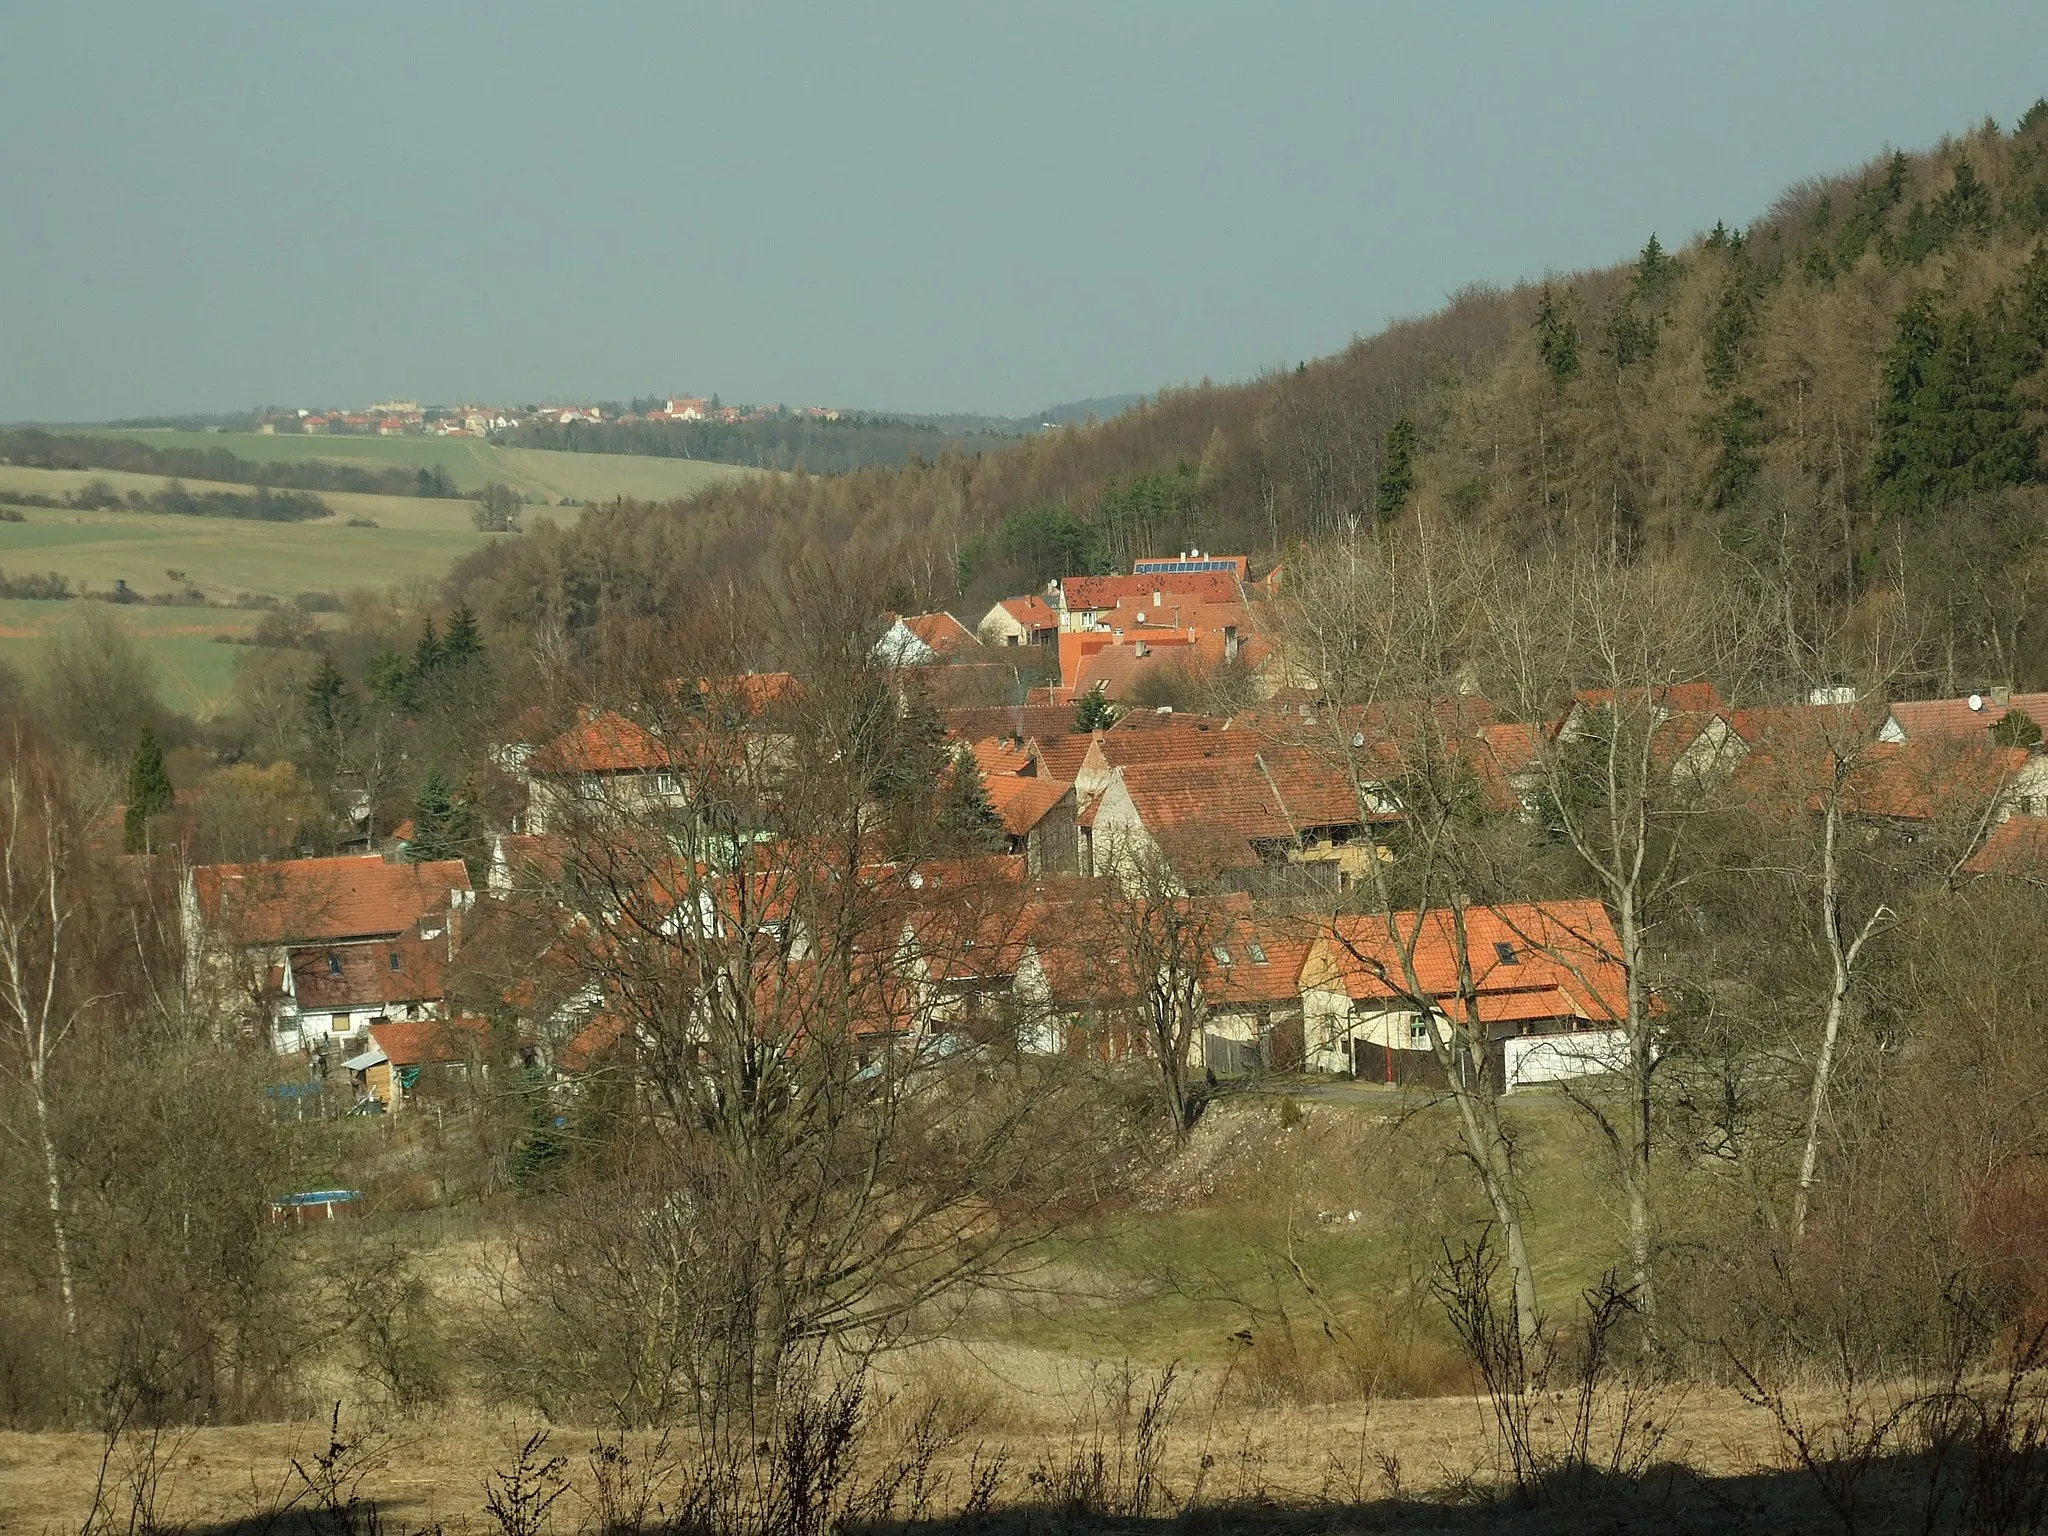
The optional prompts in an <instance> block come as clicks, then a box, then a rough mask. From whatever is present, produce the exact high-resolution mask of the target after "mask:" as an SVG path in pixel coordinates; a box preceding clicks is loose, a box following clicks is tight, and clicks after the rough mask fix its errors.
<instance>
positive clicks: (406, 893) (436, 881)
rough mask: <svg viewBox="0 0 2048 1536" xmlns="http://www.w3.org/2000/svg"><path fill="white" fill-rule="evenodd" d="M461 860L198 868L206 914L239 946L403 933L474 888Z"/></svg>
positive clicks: (366, 859)
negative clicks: (453, 897)
mask: <svg viewBox="0 0 2048 1536" xmlns="http://www.w3.org/2000/svg"><path fill="white" fill-rule="evenodd" d="M469 888H470V885H469V871H468V870H467V869H465V868H464V867H463V864H462V861H461V860H460V859H445V860H435V861H432V862H429V863H425V864H387V863H385V862H384V860H383V859H381V858H378V857H376V856H375V855H368V854H366V855H362V856H358V857H349V858H335V859H280V860H278V861H276V862H274V863H268V864H202V865H199V866H198V867H196V868H195V869H194V870H193V871H192V891H193V895H194V897H195V898H196V900H197V902H198V905H199V916H200V920H201V921H202V922H203V923H204V924H205V925H206V926H207V927H209V928H211V929H212V930H214V932H215V933H216V934H218V935H219V936H220V937H221V938H223V939H225V940H227V941H228V942H230V943H234V944H306V943H316V944H317V943H333V942H338V941H341V940H345V939H366V938H374V937H380V936H396V935H398V934H401V933H405V932H406V931H407V930H409V929H411V928H413V927H414V926H415V925H416V924H417V923H418V922H419V921H420V919H421V918H422V917H425V916H427V915H428V914H430V913H442V912H446V911H447V910H448V906H449V897H450V893H451V892H454V891H467V890H468V889H469Z"/></svg>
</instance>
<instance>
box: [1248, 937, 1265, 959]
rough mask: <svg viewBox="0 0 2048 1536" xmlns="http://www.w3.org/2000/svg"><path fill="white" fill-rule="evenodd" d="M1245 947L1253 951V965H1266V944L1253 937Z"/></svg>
mask: <svg viewBox="0 0 2048 1536" xmlns="http://www.w3.org/2000/svg"><path fill="white" fill-rule="evenodd" d="M1245 948H1247V949H1249V950H1250V951H1251V954H1252V964H1253V965H1264V964H1265V963H1266V946H1265V945H1263V944H1261V943H1260V942H1259V941H1258V940H1257V939H1253V940H1252V941H1251V943H1249V944H1247V945H1246V946H1245Z"/></svg>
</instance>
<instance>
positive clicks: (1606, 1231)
mask: <svg viewBox="0 0 2048 1536" xmlns="http://www.w3.org/2000/svg"><path fill="white" fill-rule="evenodd" d="M1281 1103H1282V1101H1281V1100H1280V1099H1279V1098H1276V1097H1267V1096H1264V1095H1260V1096H1254V1097H1247V1098H1243V1099H1237V1100H1230V1101H1225V1102H1224V1103H1223V1104H1221V1105H1219V1106H1218V1107H1217V1108H1216V1109H1215V1110H1212V1111H1211V1113H1210V1115H1209V1116H1208V1117H1206V1118H1205V1120H1204V1122H1203V1123H1202V1124H1201V1125H1200V1126H1198V1128H1197V1130H1196V1133H1195V1137H1194V1139H1193V1141H1192V1142H1191V1143H1190V1146H1189V1148H1188V1150H1187V1152H1185V1153H1184V1154H1182V1156H1181V1158H1180V1159H1179V1160H1178V1162H1177V1163H1176V1165H1175V1167H1174V1169H1173V1170H1172V1171H1171V1172H1170V1174H1169V1176H1168V1178H1167V1180H1166V1181H1165V1183H1164V1184H1163V1185H1162V1188H1161V1191H1160V1193H1161V1195H1162V1196H1163V1197H1165V1198H1162V1199H1160V1200H1158V1201H1148V1202H1145V1203H1143V1204H1141V1205H1140V1206H1139V1207H1138V1208H1136V1209H1132V1210H1128V1211H1126V1212H1124V1213H1122V1214H1119V1215H1117V1216H1114V1217H1112V1218H1110V1219H1108V1220H1106V1221H1104V1222H1102V1223H1100V1224H1099V1225H1098V1226H1097V1227H1096V1228H1095V1229H1093V1230H1092V1231H1090V1232H1087V1233H1084V1234H1074V1235H1069V1236H1064V1237H1062V1238H1060V1239H1059V1240H1058V1241H1057V1242H1056V1243H1055V1244H1054V1245H1052V1249H1051V1251H1050V1253H1049V1254H1048V1256H1047V1257H1048V1261H1049V1267H1048V1270H1047V1273H1046V1275H1045V1277H1044V1278H1045V1281H1046V1282H1047V1283H1048V1284H1049V1286H1050V1289H1051V1292H1052V1294H1050V1295H1049V1296H1048V1298H1047V1299H1048V1305H1047V1306H1046V1307H1045V1308H1043V1309H1040V1308H1037V1307H1034V1306H1032V1305H1031V1304H1029V1302H1028V1301H1027V1302H1024V1303H1021V1304H1020V1305H1018V1306H1017V1307H1016V1309H1015V1310H1013V1311H1012V1312H1011V1313H1010V1315H1009V1316H1008V1317H1006V1318H1004V1319H1002V1320H1000V1321H996V1320H991V1321H989V1322H988V1323H987V1324H986V1325H984V1327H983V1329H982V1330H980V1331H981V1332H982V1333H983V1336H984V1337H986V1338H988V1339H990V1340H991V1341H992V1342H993V1341H998V1340H1000V1341H1002V1342H1009V1343H1018V1344H1024V1345H1028V1346H1030V1347H1032V1348H1035V1349H1043V1350H1050V1351H1054V1352H1057V1353H1059V1354H1062V1355H1072V1356H1081V1357H1087V1358H1093V1359H1097V1360H1103V1361H1112V1362H1114V1361H1120V1360H1130V1361H1134V1362H1139V1363H1144V1364H1150V1365H1163V1364H1165V1363H1166V1362H1168V1361H1171V1360H1182V1361H1187V1362H1190V1363H1194V1364H1207V1365H1217V1364H1221V1363H1223V1362H1225V1361H1227V1360H1228V1359H1229V1358H1230V1357H1231V1356H1232V1355H1233V1354H1234V1353H1235V1352H1236V1351H1237V1350H1238V1349H1240V1348H1241V1347H1242V1344H1241V1341H1240V1340H1238V1339H1236V1338H1235V1337H1234V1336H1235V1335H1236V1334H1237V1333H1238V1331H1239V1330H1241V1329H1248V1330H1249V1331H1250V1332H1251V1333H1252V1334H1253V1335H1254V1336H1255V1337H1263V1336H1266V1335H1272V1334H1285V1335H1287V1336H1289V1337H1291V1338H1292V1339H1294V1340H1295V1341H1297V1343H1299V1344H1301V1345H1302V1346H1303V1354H1304V1356H1311V1355H1316V1354H1318V1353H1325V1352H1327V1351H1326V1350H1325V1345H1324V1342H1323V1341H1325V1340H1327V1339H1328V1338H1329V1335H1328V1334H1326V1333H1324V1331H1323V1324H1324V1322H1325V1321H1327V1322H1329V1323H1330V1324H1331V1325H1332V1327H1333V1329H1337V1330H1342V1331H1343V1332H1345V1333H1347V1334H1348V1335H1349V1336H1350V1337H1351V1339H1352V1340H1354V1341H1356V1346H1357V1348H1358V1349H1359V1350H1360V1351H1361V1352H1362V1353H1363V1354H1364V1355H1365V1356H1367V1357H1369V1358H1370V1359H1372V1360H1375V1361H1378V1362H1379V1363H1380V1364H1381V1365H1382V1366H1383V1367H1386V1368H1388V1369H1390V1371H1391V1372H1392V1377H1393V1380H1394V1381H1398V1380H1399V1378H1400V1377H1401V1376H1403V1375H1404V1374H1406V1375H1407V1376H1408V1377H1409V1378H1410V1379H1409V1380H1408V1382H1407V1383H1405V1384H1406V1385H1408V1386H1410V1387H1412V1388H1415V1389H1430V1388H1432V1387H1435V1388H1441V1387H1442V1385H1443V1383H1442V1381H1441V1380H1438V1379H1436V1378H1437V1376H1438V1375H1440V1374H1441V1373H1442V1372H1443V1371H1444V1370H1445V1369H1447V1367H1448V1353H1447V1350H1446V1348H1445V1346H1446V1345H1447V1343H1448V1339H1447V1337H1446V1336H1445V1335H1444V1334H1443V1329H1442V1323H1441V1311H1440V1309H1439V1308H1438V1307H1437V1305H1436V1303H1435V1301H1434V1300H1433V1298H1432V1296H1431V1293H1430V1290H1429V1284H1430V1279H1431V1277H1432V1275H1433V1274H1434V1273H1435V1271H1436V1268H1437V1265H1438V1262H1439V1261H1440V1259H1441V1256H1442V1253H1441V1248H1440V1246H1439V1238H1440V1235H1441V1234H1444V1233H1461V1232H1462V1233H1465V1234H1467V1235H1474V1234H1476V1233H1477V1232H1478V1231H1479V1230H1480V1229H1481V1227H1482V1226H1483V1225H1484V1213H1483V1210H1482V1208H1481V1204H1480V1201H1479V1199H1478V1194H1477V1189H1476V1185H1475V1183H1474V1181H1473V1179H1472V1177H1471V1174H1470V1172H1469V1171H1468V1169H1467V1168H1466V1167H1465V1165H1464V1164H1463V1162H1462V1161H1461V1160H1460V1159H1459V1157H1458V1154H1457V1152H1456V1150H1455V1140H1454V1131H1453V1126H1452V1124H1451V1122H1450V1120H1449V1112H1448V1110H1447V1109H1444V1108H1442V1107H1438V1108H1436V1109H1432V1110H1426V1111H1424V1112H1422V1113H1420V1114H1417V1115H1414V1116H1412V1117H1410V1118H1408V1119H1406V1120H1399V1119H1395V1118H1393V1117H1392V1114H1391V1113H1390V1110H1391V1109H1392V1108H1393V1106H1391V1105H1389V1106H1384V1107H1383V1106H1382V1105H1380V1104H1379V1103H1378V1102H1377V1101H1376V1100H1374V1098H1373V1097H1372V1096H1371V1095H1370V1094H1369V1093H1366V1094H1360V1095H1357V1096H1355V1097H1352V1096H1347V1097H1346V1099H1345V1100H1344V1101H1343V1102H1342V1103H1341V1104H1333V1103H1327V1102H1322V1103H1315V1104H1311V1105H1304V1107H1303V1115H1302V1118H1301V1121H1300V1123H1299V1124H1297V1125H1294V1126H1292V1127H1288V1126H1286V1125H1284V1124H1283V1123H1282V1117H1281ZM1510 1119H1511V1122H1512V1123H1513V1125H1514V1126H1515V1129H1516V1131H1517V1133H1518V1135H1519V1136H1520V1138H1521V1142H1520V1145H1521V1155H1522V1157H1523V1159H1524V1167H1525V1169H1526V1170H1527V1177H1528V1190H1529V1197H1530V1205H1531V1210H1530V1217H1529V1224H1528V1237H1529V1244H1530V1250H1531V1252H1532V1253H1533V1254H1534V1255H1535V1257H1536V1262H1537V1267H1538V1285H1539V1289H1540V1293H1541V1295H1542V1297H1543V1301H1544V1304H1545V1306H1546V1308H1549V1309H1551V1310H1554V1311H1555V1310H1560V1309H1562V1310H1567V1311H1568V1310H1569V1309H1570V1308H1572V1307H1573V1306H1574V1305H1575V1303H1576V1298H1577V1296H1578V1293H1579V1292H1580V1290H1581V1289H1583V1288H1584V1287H1585V1286H1586V1285H1587V1284H1589V1283H1590V1282H1591V1281H1592V1280H1593V1279H1595V1278H1596V1277H1597V1276H1598V1275H1599V1274H1600V1273H1601V1271H1602V1270H1604V1269H1605V1268H1606V1267H1607V1266H1608V1265H1609V1264H1611V1263H1614V1262H1617V1261H1618V1259H1619V1257H1620V1254H1621V1240H1622V1233H1621V1227H1620V1223H1619V1221H1618V1219H1617V1217H1616V1215H1615V1213H1614V1212H1613V1211H1611V1210H1610V1209H1608V1208H1607V1204H1606V1203H1605V1198H1604V1195H1603V1192H1602V1183H1601V1179H1602V1176H1603V1175H1604V1174H1605V1172H1606V1166H1607V1165H1606V1164H1605V1162H1604V1161H1602V1158H1603V1156H1604V1154H1603V1153H1602V1151H1601V1149H1600V1148H1599V1147H1598V1146H1597V1145H1596V1144H1595V1143H1594V1141H1593V1140H1592V1138H1591V1136H1590V1135H1589V1133H1588V1130H1587V1127H1586V1125H1585V1123H1584V1122H1583V1121H1582V1120H1581V1119H1579V1118H1578V1117H1577V1116H1576V1115H1575V1114H1574V1112H1573V1111H1572V1110H1571V1109H1570V1108H1569V1107H1568V1106H1567V1105H1566V1104H1564V1103H1563V1102H1562V1101H1561V1100H1559V1099H1557V1098H1554V1097H1550V1096H1547V1095H1529V1096H1526V1097H1523V1098H1520V1099H1517V1100H1515V1101H1514V1102H1513V1104H1512V1107H1511V1109H1510ZM1169 1201H1170V1202H1171V1203H1169ZM1354 1211H1355V1212H1357V1217H1356V1219H1355V1220H1354V1219H1352V1217H1351V1213H1352V1212H1354ZM1417 1340H1420V1341H1422V1344H1423V1350H1422V1352H1421V1354H1420V1355H1418V1354H1417V1353H1416V1352H1415V1351H1414V1350H1413V1349H1411V1348H1410V1345H1411V1344H1412V1343H1413V1342H1414V1341H1417ZM1390 1384H1392V1382H1390Z"/></svg>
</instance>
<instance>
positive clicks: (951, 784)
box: [938, 752, 1008, 853]
mask: <svg viewBox="0 0 2048 1536" xmlns="http://www.w3.org/2000/svg"><path fill="white" fill-rule="evenodd" d="M938 819H939V835H940V837H941V839H942V840H943V841H944V843H945V845H946V846H947V847H948V848H951V849H954V850H957V851H959V852H961V853H1000V852H1001V851H1002V850H1003V849H1004V848H1006V847H1007V846H1008V841H1007V833H1006V832H1005V830H1004V827H1003V818H1002V817H1001V816H999V815H997V814H996V808H995V805H994V803H993V802H992V801H991V800H990V799H989V797H988V786H987V785H986V784H984V783H983V782H982V778H981V765H980V764H979V763H977V762H975V760H974V755H973V754H972V753H971V752H961V753H958V754H957V755H956V756H955V757H954V759H953V765H952V767H951V769H950V770H949V771H948V772H947V774H946V783H945V788H944V791H943V792H942V794H941V795H940V797H939V818H938Z"/></svg>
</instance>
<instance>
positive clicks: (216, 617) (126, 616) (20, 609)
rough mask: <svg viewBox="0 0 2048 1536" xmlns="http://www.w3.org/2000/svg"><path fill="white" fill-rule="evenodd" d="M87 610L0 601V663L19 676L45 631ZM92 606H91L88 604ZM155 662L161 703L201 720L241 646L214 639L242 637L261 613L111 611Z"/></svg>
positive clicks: (224, 692)
mask: <svg viewBox="0 0 2048 1536" xmlns="http://www.w3.org/2000/svg"><path fill="white" fill-rule="evenodd" d="M86 606H88V605H87V604H84V603H81V602H68V603H39V602H24V601H22V600H19V599H13V598H8V599H0V661H5V662H6V663H7V664H8V665H10V666H12V667H14V668H16V669H17V670H19V671H21V672H23V673H24V674H26V673H29V672H32V671H34V669H35V666H36V655H37V652H38V651H39V650H40V649H41V648H42V643H43V641H44V640H45V639H46V638H47V637H48V636H49V635H50V633H51V632H52V631H53V630H55V629H56V628H57V626H58V625H60V624H62V623H63V622H64V621H65V620H66V619H67V618H70V617H72V616H73V615H75V614H77V613H79V612H80V610H82V609H83V608H85V607H86ZM94 606H97V605H94ZM111 611H112V612H113V613H114V614H115V615H116V617H117V618H118V619H119V620H120V622H121V623H122V624H123V625H124V626H125V627H126V628H127V629H128V630H129V631H130V632H131V633H132V634H133V635H134V636H135V638H136V639H137V640H138V641H140V642H141V643H142V645H143V648H144V649H145V650H147V651H148V653H149V656H150V659H151V660H153V661H154V662H155V663H156V667H157V673H158V680H159V683H160V688H159V693H160V696H161V697H162V699H163V701H164V703H166V704H168V705H169V706H170V707H171V708H173V709H176V710H179V711H182V712H183V713H185V714H190V715H197V716H200V717H202V718H203V717H204V716H206V715H209V714H211V713H212V712H213V711H215V710H216V709H218V708H219V707H220V705H221V704H222V702H223V701H225V700H226V698H227V696H228V691H229V690H230V689H231V688H232V687H233V686H234V681H235V665H236V663H237V662H238V661H239V660H240V659H241V657H243V656H244V655H246V654H247V650H246V647H244V646H240V645H236V644H234V643H232V641H227V640H221V639H218V638H216V637H218V636H222V635H227V636H247V635H249V634H252V633H253V632H254V631H255V628H256V625H257V623H258V621H259V620H261V619H262V617H263V615H262V614H261V613H259V612H255V611H252V610H250V609H246V608H240V609H237V608H155V607H146V606H143V605H142V604H139V603H138V604H130V605H124V606H121V607H117V608H114V609H112V610H111Z"/></svg>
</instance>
